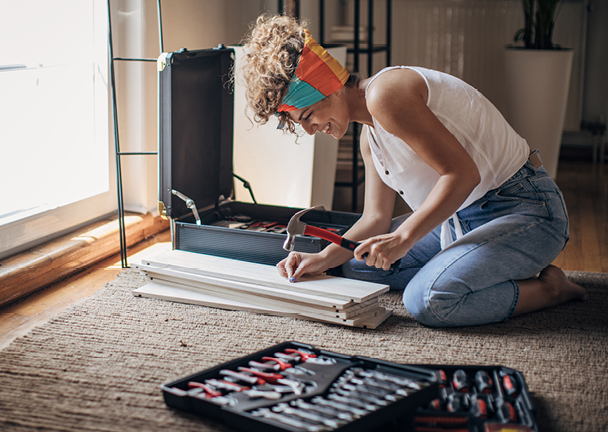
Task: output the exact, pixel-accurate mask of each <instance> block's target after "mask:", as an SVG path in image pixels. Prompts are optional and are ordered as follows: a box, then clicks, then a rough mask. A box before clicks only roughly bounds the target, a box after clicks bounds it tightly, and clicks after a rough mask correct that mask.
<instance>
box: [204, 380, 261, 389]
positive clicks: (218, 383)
mask: <svg viewBox="0 0 608 432" xmlns="http://www.w3.org/2000/svg"><path fill="white" fill-rule="evenodd" d="M205 384H209V385H210V386H212V387H214V388H216V389H223V390H228V391H235V392H240V391H242V390H249V389H250V388H251V387H245V386H242V385H239V384H236V383H230V382H228V381H224V380H216V379H208V380H205Z"/></svg>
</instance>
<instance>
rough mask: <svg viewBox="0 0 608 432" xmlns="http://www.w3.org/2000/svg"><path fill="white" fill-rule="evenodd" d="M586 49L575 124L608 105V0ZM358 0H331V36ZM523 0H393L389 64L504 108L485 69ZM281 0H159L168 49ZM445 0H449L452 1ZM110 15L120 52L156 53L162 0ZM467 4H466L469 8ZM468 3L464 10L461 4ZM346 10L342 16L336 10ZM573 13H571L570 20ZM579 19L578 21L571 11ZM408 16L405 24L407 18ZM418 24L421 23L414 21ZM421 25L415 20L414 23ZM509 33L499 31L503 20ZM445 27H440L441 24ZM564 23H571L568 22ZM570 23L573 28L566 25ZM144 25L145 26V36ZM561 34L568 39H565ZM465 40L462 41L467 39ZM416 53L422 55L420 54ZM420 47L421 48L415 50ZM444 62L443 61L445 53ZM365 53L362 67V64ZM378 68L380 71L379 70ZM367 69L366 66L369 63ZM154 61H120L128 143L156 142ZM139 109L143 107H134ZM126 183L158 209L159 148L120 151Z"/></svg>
mask: <svg viewBox="0 0 608 432" xmlns="http://www.w3.org/2000/svg"><path fill="white" fill-rule="evenodd" d="M384 3H385V2H384V1H382V0H376V2H375V4H376V10H375V16H376V23H375V25H376V26H377V30H376V35H375V38H376V41H377V42H379V43H382V42H383V41H384V29H383V21H384V16H385V12H384ZM590 3H591V5H592V6H593V7H592V12H591V13H590V15H589V21H588V31H587V44H588V45H587V50H586V52H579V53H577V55H579V56H582V57H584V61H581V62H580V64H581V65H584V70H578V71H577V72H576V73H575V75H576V74H578V76H579V77H581V76H582V77H583V80H582V81H581V82H583V85H584V87H583V88H582V91H581V95H580V96H581V99H580V103H579V104H578V105H577V104H575V106H574V108H570V112H574V114H569V116H570V117H569V118H571V120H570V126H569V127H574V128H576V127H577V124H576V123H577V121H578V117H577V114H576V112H582V116H583V119H585V120H587V121H594V120H595V119H596V117H597V116H598V115H601V114H603V115H606V114H607V111H608V106H607V103H606V100H608V80H606V79H605V77H606V76H608V55H607V54H608V48H607V44H608V35H607V31H608V30H607V27H606V26H605V25H604V24H605V23H606V21H607V20H608V2H606V1H605V0H590ZM352 4H353V1H352V0H346V1H344V0H326V6H325V10H326V24H325V34H326V42H329V35H330V29H331V26H332V25H335V24H343V22H346V23H349V22H352ZM520 4H521V0H394V1H393V17H392V23H393V35H392V36H393V37H392V42H393V50H392V62H391V63H392V64H418V65H421V66H427V67H435V68H439V69H442V70H443V69H445V68H446V67H447V66H446V65H447V64H450V66H449V67H448V69H449V70H447V71H448V72H450V73H454V74H455V75H458V76H461V77H462V78H464V79H465V80H467V81H469V82H470V83H471V84H472V85H474V86H476V87H478V88H479V89H480V90H481V91H482V92H484V93H485V94H486V95H487V96H488V97H489V98H490V100H492V101H493V102H494V103H495V104H496V105H497V106H498V107H499V108H502V107H503V105H504V103H503V99H504V94H503V93H502V92H503V87H502V81H501V80H502V79H503V75H502V72H500V69H495V70H497V71H498V72H489V71H490V70H491V68H490V67H488V65H490V66H492V65H493V64H496V63H499V62H500V61H501V60H500V55H501V50H502V48H501V47H502V46H503V45H504V44H506V43H510V41H511V37H512V35H513V33H514V32H515V31H516V30H517V28H519V26H521V24H522V22H523V18H522V17H521V16H519V15H518V14H517V12H515V13H513V14H507V15H505V11H506V10H514V8H519V7H520ZM277 5H278V2H277V1H276V0H165V1H162V15H163V33H164V50H165V51H174V50H178V49H180V48H183V47H186V48H189V49H201V48H211V47H213V46H216V45H217V44H219V43H224V44H226V45H228V44H235V43H238V42H239V41H240V40H241V38H242V37H243V36H244V35H245V34H246V33H247V29H248V26H249V24H250V23H251V22H252V21H253V20H255V18H256V17H257V16H258V15H259V13H260V12H262V11H264V10H266V11H271V12H276V8H277ZM446 5H447V7H446ZM112 7H113V10H114V12H113V20H114V21H113V25H114V41H115V56H122V57H129V56H132V57H141V56H143V57H151V58H156V57H157V56H158V54H159V48H158V30H157V15H156V2H155V1H152V0H114V1H113V2H112ZM463 8H464V9H463ZM576 8H578V10H579V11H580V10H581V8H580V2H578V1H566V2H565V3H564V5H563V9H562V12H561V15H560V17H559V20H558V28H557V29H556V33H557V35H556V37H557V38H558V40H557V41H558V42H560V40H559V37H560V36H559V33H560V32H561V31H562V30H560V29H559V27H560V26H566V27H568V26H569V24H568V22H573V23H575V24H576V25H577V26H580V25H581V24H580V18H581V17H580V13H579V14H578V15H573V14H572V13H571V12H570V11H572V10H575V9H576ZM422 9H425V10H426V11H427V12H428V13H426V15H421V16H418V17H417V16H414V17H415V18H416V21H414V23H413V24H412V20H411V19H412V15H413V13H414V12H416V13H418V11H419V10H422ZM465 9H466V11H465V12H461V11H463V10H465ZM300 10H301V15H302V17H303V18H307V19H308V20H309V21H310V23H311V25H310V28H311V30H312V32H313V35H316V34H317V33H318V2H317V1H316V0H301V9H300ZM366 10H367V6H366V2H365V1H362V17H361V19H362V21H361V22H362V24H365V23H366ZM441 10H443V11H446V10H449V13H448V15H449V16H450V17H452V18H454V14H456V13H461V15H460V21H458V20H456V21H453V22H459V24H458V25H461V29H462V30H458V29H455V28H454V27H453V24H450V23H447V27H445V25H446V21H445V19H446V17H447V16H448V15H446V14H445V13H444V14H443V15H442V14H441V12H440V11H441ZM342 11H346V16H345V17H342V16H340V13H341V12H342ZM569 20H570V21H569ZM572 20H574V21H572ZM408 22H409V24H408ZM434 23H435V24H441V25H444V29H446V30H448V31H447V32H440V33H436V34H435V35H434V36H432V37H431V36H429V37H426V38H422V39H420V38H419V40H418V41H417V42H416V44H417V45H412V41H413V39H414V38H415V37H418V36H420V35H421V34H422V30H425V31H426V29H428V27H429V26H432V25H435V24H434ZM414 24H415V25H414ZM416 26H418V27H416ZM497 27H498V28H499V30H500V31H501V32H502V33H504V36H500V38H499V39H497V37H498V36H497V35H498V32H497V29H496V28H497ZM438 28H439V27H438ZM565 30H568V29H565ZM566 33H567V32H566ZM142 35H144V36H142ZM562 43H564V44H567V43H568V41H567V40H564V41H563V42H562ZM459 44H467V47H468V48H467V50H466V51H465V52H464V53H465V54H464V55H460V57H458V55H457V48H458V46H459ZM463 46H464V45H463ZM420 53H423V54H424V55H422V56H421V54H420ZM417 56H418V57H417ZM446 62H447V63H446ZM365 64H366V63H365V59H364V58H362V63H361V65H362V66H361V67H362V68H365ZM384 64H385V60H384V54H382V53H379V54H376V56H375V67H374V69H375V71H377V70H378V69H379V68H381V67H383V66H384ZM375 71H374V72H375ZM364 72H366V71H365V70H364ZM156 86H157V84H156V66H155V65H154V64H153V63H152V64H133V63H130V64H124V63H121V64H117V87H118V100H119V116H120V118H119V128H120V137H121V143H122V151H156V147H157V125H156V115H157V106H156V105H157V101H156V97H157V90H156ZM138 112H141V114H138ZM123 161H125V162H123V184H124V190H125V202H126V208H127V209H128V210H138V211H147V210H148V211H149V210H155V209H156V202H157V190H156V189H157V181H156V169H157V168H156V166H157V161H156V157H154V156H127V157H123Z"/></svg>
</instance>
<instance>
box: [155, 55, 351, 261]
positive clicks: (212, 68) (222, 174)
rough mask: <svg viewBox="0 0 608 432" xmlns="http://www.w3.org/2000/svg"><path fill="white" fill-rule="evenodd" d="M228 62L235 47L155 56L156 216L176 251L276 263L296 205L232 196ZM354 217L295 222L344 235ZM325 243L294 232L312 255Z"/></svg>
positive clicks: (313, 216)
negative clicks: (168, 227)
mask: <svg viewBox="0 0 608 432" xmlns="http://www.w3.org/2000/svg"><path fill="white" fill-rule="evenodd" d="M233 62H234V51H233V50H232V49H229V48H224V47H222V46H220V47H218V48H214V49H205V50H196V51H188V50H185V49H182V50H180V51H177V52H173V53H164V54H162V55H161V57H160V58H159V60H158V70H159V78H158V83H159V213H160V214H161V216H163V217H166V218H168V219H170V220H171V230H172V242H173V248H174V249H180V250H184V251H189V252H196V253H203V254H208V255H215V256H221V257H225V258H232V259H237V260H243V261H249V262H256V263H260V264H268V265H275V264H276V263H278V262H279V261H280V260H281V259H283V258H284V257H286V256H287V254H288V252H287V251H285V250H283V247H282V246H283V242H284V241H285V238H286V234H284V233H283V232H282V231H284V227H285V226H286V225H287V222H288V221H289V219H290V218H291V216H293V214H294V213H296V212H297V211H299V210H301V209H299V208H292V207H280V206H271V205H258V204H251V203H244V202H238V201H234V200H233V199H232V198H233V190H234V175H237V176H238V173H233V118H234V97H233V93H232V91H231V82H230V74H231V70H232V66H233ZM277 133H280V132H279V131H277ZM277 181H281V179H277ZM251 187H252V189H253V191H254V190H255V185H251ZM328 187H333V185H328ZM359 217H360V215H359V214H354V213H346V212H335V211H316V210H315V211H311V212H309V213H306V214H305V215H304V216H303V217H302V219H301V220H302V221H303V222H305V223H307V224H311V225H315V226H319V227H322V228H327V229H330V230H332V231H334V232H336V233H337V234H343V233H344V232H345V231H346V230H348V228H349V227H350V226H352V224H354V223H355V222H356V221H357V219H358V218H359ZM251 225H254V226H253V227H251ZM231 226H239V227H240V228H234V227H231ZM265 226H270V227H271V228H272V229H265V228H264V227H265ZM326 245H327V242H326V241H325V240H322V239H320V238H316V237H309V236H306V237H298V238H296V242H295V250H297V251H301V252H318V251H320V250H322V249H323V248H324V247H325V246H326Z"/></svg>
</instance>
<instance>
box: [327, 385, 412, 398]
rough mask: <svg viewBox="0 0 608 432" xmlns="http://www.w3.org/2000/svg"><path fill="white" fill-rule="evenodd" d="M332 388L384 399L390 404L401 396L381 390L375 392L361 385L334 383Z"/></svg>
mask: <svg viewBox="0 0 608 432" xmlns="http://www.w3.org/2000/svg"><path fill="white" fill-rule="evenodd" d="M333 386H334V387H335V388H343V389H344V390H347V391H353V392H361V393H367V394H370V395H372V396H377V397H381V398H384V399H386V400H388V401H391V402H395V401H396V400H397V399H401V397H402V396H397V395H395V394H391V393H387V392H386V391H383V390H377V389H373V388H371V387H366V386H363V385H354V384H337V383H336V384H334V385H333Z"/></svg>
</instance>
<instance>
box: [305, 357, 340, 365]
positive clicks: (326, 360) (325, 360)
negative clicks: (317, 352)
mask: <svg viewBox="0 0 608 432" xmlns="http://www.w3.org/2000/svg"><path fill="white" fill-rule="evenodd" d="M306 363H314V364H319V365H332V364H336V359H333V358H331V357H310V358H308V359H306Z"/></svg>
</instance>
